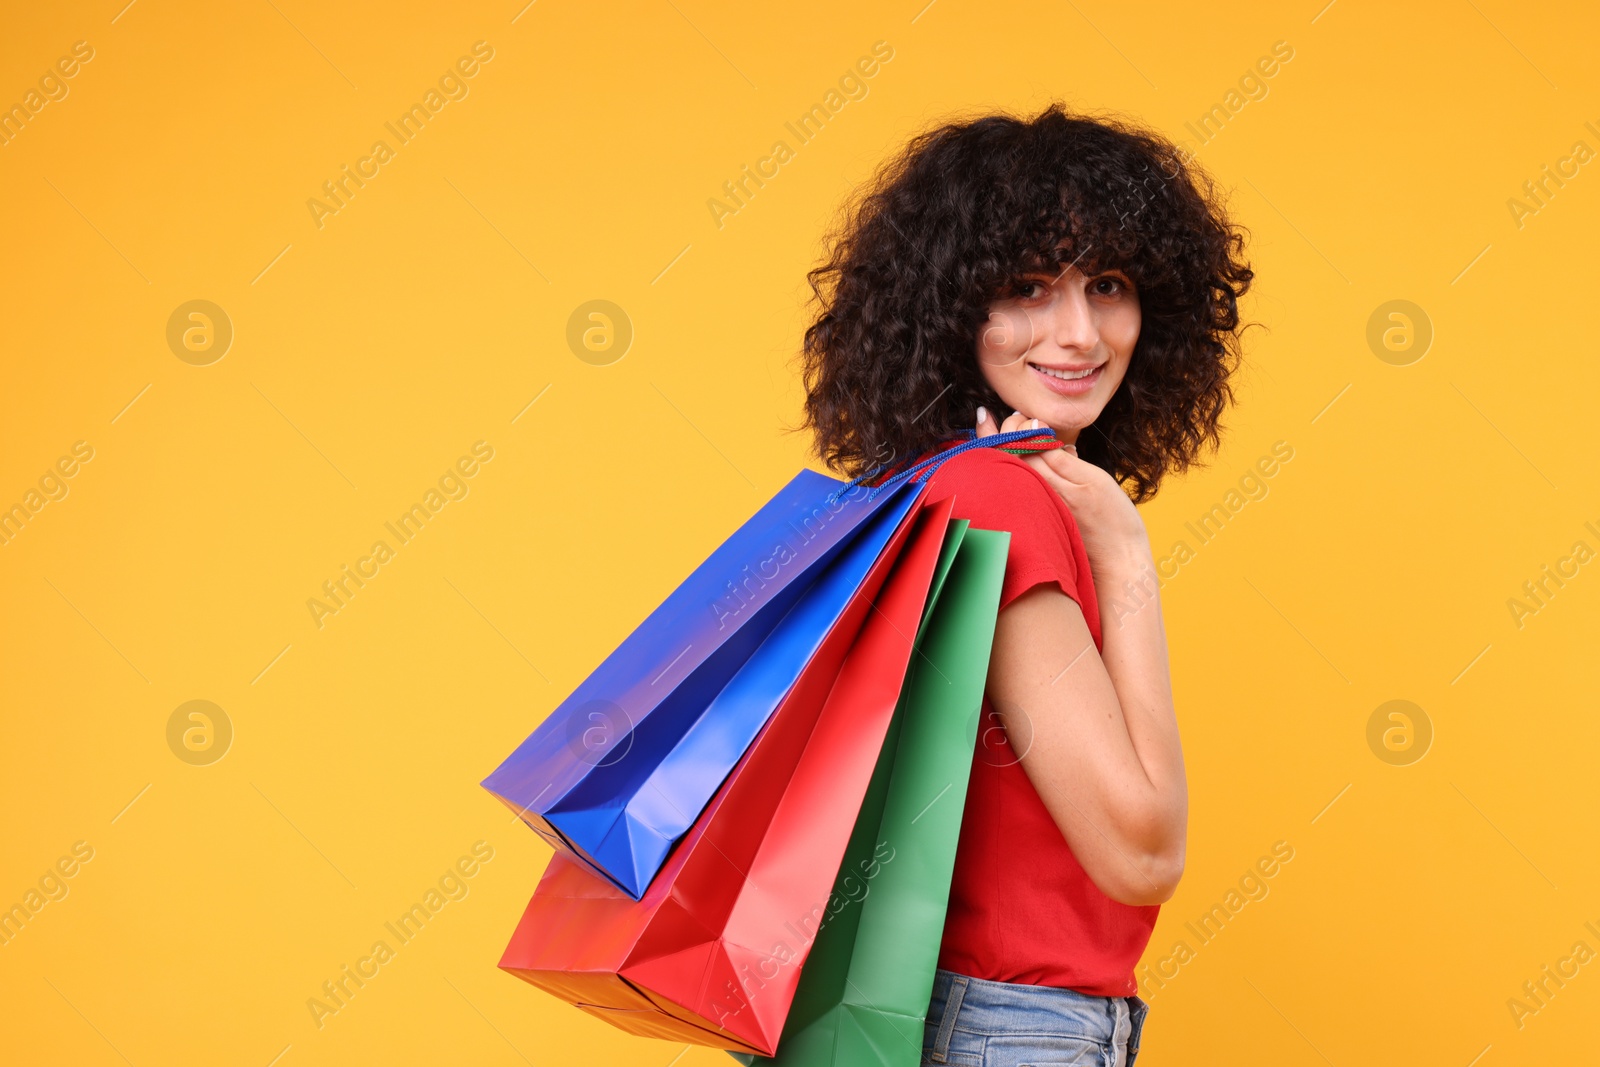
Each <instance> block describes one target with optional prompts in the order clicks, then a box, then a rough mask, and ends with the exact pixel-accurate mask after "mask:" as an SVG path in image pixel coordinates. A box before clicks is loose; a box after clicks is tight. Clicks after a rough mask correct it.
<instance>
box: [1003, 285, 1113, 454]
mask: <svg viewBox="0 0 1600 1067" xmlns="http://www.w3.org/2000/svg"><path fill="white" fill-rule="evenodd" d="M1140 321H1141V320H1140V314H1139V295H1138V293H1137V292H1135V291H1134V288H1133V283H1132V281H1131V280H1130V279H1129V278H1128V277H1127V275H1125V274H1123V273H1122V272H1121V271H1118V270H1108V271H1104V272H1102V273H1099V274H1094V275H1086V274H1084V273H1082V272H1081V271H1079V270H1078V269H1077V268H1076V267H1075V266H1069V267H1067V269H1066V270H1064V271H1063V272H1061V273H1060V274H1031V275H1028V276H1027V277H1026V278H1025V279H1024V280H1023V281H1022V282H1021V283H1019V285H1018V287H1017V289H1016V291H1015V294H1014V295H1009V296H1005V297H1002V298H1000V299H997V300H995V301H994V302H993V303H991V304H990V305H989V319H988V321H987V322H985V323H984V324H983V326H982V327H981V328H980V329H979V330H978V343H977V347H978V366H979V367H980V368H981V369H982V370H983V377H984V380H986V381H987V382H988V383H989V385H990V386H991V387H992V388H993V389H994V391H995V392H996V393H998V394H1000V399H1001V400H1003V401H1005V402H1006V403H1007V404H1009V405H1010V406H1011V407H1012V408H1013V409H1014V410H1016V411H1019V412H1021V413H1022V414H1023V415H1024V416H1025V417H1027V418H1030V419H1038V420H1039V423H1040V425H1043V426H1048V427H1050V428H1051V429H1052V430H1054V431H1055V432H1056V436H1058V437H1060V438H1061V439H1062V440H1063V441H1066V442H1069V443H1076V442H1077V439H1078V431H1080V430H1082V429H1083V428H1084V427H1085V426H1088V425H1089V424H1090V423H1092V422H1094V420H1095V419H1096V418H1098V417H1099V416H1100V412H1101V411H1102V410H1104V408H1105V406H1106V403H1107V402H1108V401H1109V400H1110V399H1111V395H1112V394H1113V393H1115V392H1116V391H1117V386H1119V385H1121V384H1122V378H1123V375H1125V374H1126V373H1127V371H1128V361H1129V360H1130V359H1131V358H1132V357H1133V347H1134V344H1135V343H1136V342H1137V341H1138V340H1139V324H1140ZM999 418H1000V415H998V414H997V415H995V419H996V421H998V420H999Z"/></svg>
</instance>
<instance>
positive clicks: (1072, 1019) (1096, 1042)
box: [922, 968, 1150, 1067]
mask: <svg viewBox="0 0 1600 1067" xmlns="http://www.w3.org/2000/svg"><path fill="white" fill-rule="evenodd" d="M1149 1010H1150V1006H1149V1005H1148V1004H1146V1003H1145V1002H1144V1001H1143V1000H1141V999H1140V998H1139V997H1136V996H1133V997H1096V996H1090V995H1088V994H1086V993H1077V992H1074V991H1073V990H1070V989H1057V988H1055V987H1053V986H1036V985H1021V984H1017V983H1012V982H989V981H985V980H984V979H981V978H969V977H968V976H966V975H964V974H956V973H955V972H954V971H947V970H944V969H943V968H941V969H940V970H939V971H938V972H937V974H936V975H935V977H934V980H933V999H932V1000H931V1001H930V1002H929V1004H928V1022H927V1025H926V1027H925V1028H924V1030H923V1036H922V1063H923V1067H928V1065H930V1064H949V1065H951V1067H1074V1065H1080V1064H1081V1065H1084V1067H1133V1062H1134V1060H1135V1059H1136V1058H1137V1057H1138V1055H1139V1035H1140V1033H1141V1032H1142V1031H1143V1029H1144V1017H1145V1013H1146V1012H1148V1011H1149Z"/></svg>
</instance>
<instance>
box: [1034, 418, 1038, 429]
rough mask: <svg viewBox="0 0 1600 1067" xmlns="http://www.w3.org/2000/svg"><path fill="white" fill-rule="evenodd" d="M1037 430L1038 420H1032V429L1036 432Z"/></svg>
mask: <svg viewBox="0 0 1600 1067" xmlns="http://www.w3.org/2000/svg"><path fill="white" fill-rule="evenodd" d="M1038 428H1039V420H1038V419H1034V420H1033V429H1035V430H1037V429H1038Z"/></svg>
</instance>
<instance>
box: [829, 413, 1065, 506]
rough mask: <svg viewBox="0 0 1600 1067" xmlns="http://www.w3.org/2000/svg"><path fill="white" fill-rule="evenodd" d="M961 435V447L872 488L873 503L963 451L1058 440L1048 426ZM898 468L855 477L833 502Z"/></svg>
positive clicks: (879, 468) (924, 476)
mask: <svg viewBox="0 0 1600 1067" xmlns="http://www.w3.org/2000/svg"><path fill="white" fill-rule="evenodd" d="M961 436H962V437H964V438H966V440H964V441H963V442H962V443H961V444H958V445H952V446H951V447H949V448H947V449H945V450H944V451H943V452H940V453H939V454H937V455H934V456H929V457H928V458H927V459H925V460H923V461H922V462H920V463H917V464H915V465H913V466H911V467H908V468H907V469H906V470H903V471H901V472H900V473H899V474H896V475H895V476H894V477H892V478H890V479H889V480H888V481H886V482H884V483H883V484H882V485H876V486H869V487H868V492H867V499H868V500H871V499H873V498H874V497H876V496H877V495H878V494H879V493H880V492H882V491H884V490H885V489H893V488H895V487H896V486H899V485H901V484H903V483H904V482H905V481H906V480H907V479H911V478H915V479H916V480H917V481H918V482H926V481H927V480H928V479H929V478H931V477H933V475H934V472H936V471H937V470H938V469H939V468H940V467H941V466H943V465H944V464H945V462H946V461H947V460H950V459H953V458H955V457H956V456H959V455H960V454H961V453H963V452H970V451H972V450H973V449H974V448H998V447H1001V446H1004V445H1012V444H1017V443H1018V442H1021V441H1034V440H1039V439H1041V438H1045V437H1054V436H1055V431H1054V430H1052V429H1050V428H1049V427H1047V426H1041V427H1039V428H1038V429H1028V430H1008V431H1006V432H1003V433H996V434H990V435H989V436H988V437H979V436H978V431H976V430H962V431H961ZM901 462H903V461H901ZM895 465H896V464H895V462H889V463H881V464H879V465H878V466H876V467H874V468H872V469H871V470H869V471H867V472H866V473H865V474H861V475H858V476H857V477H855V478H852V479H851V480H850V481H849V482H848V483H847V484H845V485H843V486H841V487H839V488H838V489H836V490H835V491H834V492H833V493H832V494H830V496H829V499H836V498H837V497H839V496H841V495H842V494H844V493H846V492H848V491H849V490H851V489H854V488H855V487H856V486H858V485H860V484H862V483H863V482H865V481H867V480H869V479H871V478H876V477H877V476H878V475H879V474H882V473H883V472H884V471H886V470H890V469H892V468H893V467H894V466H895Z"/></svg>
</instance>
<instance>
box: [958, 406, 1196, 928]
mask: <svg viewBox="0 0 1600 1067" xmlns="http://www.w3.org/2000/svg"><path fill="white" fill-rule="evenodd" d="M992 427H993V422H992V421H991V422H989V428H990V432H994V431H993V429H992ZM1007 428H1008V429H1020V428H1021V426H1016V427H1012V426H1010V425H1009V424H1008V426H1007ZM980 432H982V428H980ZM985 436H987V435H985ZM1036 466H1037V465H1036ZM1058 468H1060V469H1064V470H1065V471H1066V472H1067V473H1066V476H1065V477H1063V476H1062V474H1061V473H1060V471H1059V470H1058ZM1080 468H1087V469H1086V470H1083V469H1080ZM1091 471H1092V472H1093V473H1090V472H1091ZM1041 474H1044V475H1045V479H1046V481H1047V482H1049V483H1050V484H1051V485H1052V486H1053V487H1055V488H1056V489H1057V491H1058V492H1059V493H1060V494H1061V495H1062V496H1063V497H1064V498H1066V499H1067V502H1068V505H1069V507H1070V508H1071V509H1072V511H1073V515H1074V518H1077V519H1079V527H1080V530H1081V531H1082V532H1083V535H1084V542H1085V547H1086V548H1089V549H1090V553H1089V555H1090V566H1091V568H1092V569H1093V573H1094V579H1095V585H1096V588H1097V590H1102V591H1103V595H1102V596H1100V597H1099V598H1098V599H1099V604H1100V619H1101V643H1102V646H1103V649H1104V654H1103V656H1102V654H1101V652H1100V651H1097V650H1096V648H1095V646H1094V641H1093V639H1092V638H1091V636H1090V634H1089V628H1088V625H1087V624H1086V623H1085V621H1084V618H1083V612H1082V610H1081V609H1080V608H1079V607H1078V605H1077V603H1076V602H1075V601H1073V600H1071V599H1070V598H1068V597H1067V596H1066V595H1065V594H1063V593H1062V592H1061V591H1060V590H1059V589H1058V588H1056V587H1054V586H1049V585H1046V586H1040V587H1036V588H1034V589H1032V590H1030V591H1029V592H1027V593H1025V594H1023V595H1022V596H1021V597H1018V598H1017V600H1015V601H1014V602H1013V603H1011V604H1010V605H1008V606H1007V607H1006V609H1005V610H1004V611H1002V612H1001V613H1000V616H999V620H998V622H997V623H996V627H995V642H994V653H993V655H992V657H991V660H990V667H989V680H988V693H989V699H990V702H991V704H993V706H994V708H995V710H996V712H997V713H998V714H999V715H1000V718H1001V723H1002V725H1004V727H1005V729H1006V734H1007V736H1008V737H1009V738H1010V739H1011V743H1012V746H1013V748H1014V749H1015V750H1016V751H1017V753H1018V755H1019V756H1020V758H1021V762H1022V767H1023V769H1024V771H1026V772H1027V775H1028V778H1029V780H1030V781H1032V783H1033V786H1034V788H1035V789H1036V790H1037V791H1038V793H1039V797H1040V799H1041V800H1042V801H1043V802H1044V805H1045V808H1046V809H1047V810H1048V811H1049V812H1050V815H1051V818H1052V819H1053V820H1054V821H1055V824H1056V826H1057V827H1059V828H1060V830H1061V833H1062V836H1063V837H1065V838H1066V840H1067V844H1068V845H1069V846H1070V847H1071V848H1072V852H1073V855H1074V856H1076V857H1077V859H1078V862H1079V863H1081V864H1082V865H1083V869H1084V871H1085V872H1086V873H1087V874H1088V875H1089V877H1090V879H1091V880H1092V881H1093V882H1094V883H1095V885H1096V886H1098V887H1099V888H1100V890H1101V891H1102V892H1103V893H1105V894H1106V895H1107V896H1108V897H1110V898H1111V899H1113V900H1116V901H1120V902H1121V903H1124V904H1135V905H1138V904H1159V903H1162V902H1163V901H1166V900H1168V899H1170V898H1171V897H1172V894H1173V893H1174V892H1175V891H1176V889H1177V885H1178V880H1179V879H1180V878H1181V877H1182V875H1183V865H1184V849H1185V837H1186V833H1187V824H1188V813H1189V800H1188V784H1187V781H1186V779H1185V775H1184V768H1183V750H1182V746H1181V744H1180V741H1179V737H1178V722H1177V715H1176V712H1175V711H1174V708H1173V702H1172V682H1171V676H1170V671H1169V669H1168V666H1167V641H1166V632H1165V627H1164V625H1163V623H1162V618H1161V602H1160V597H1159V594H1158V592H1157V588H1156V582H1155V561H1154V558H1153V555H1152V553H1151V551H1150V545H1149V540H1148V538H1147V537H1146V536H1145V534H1144V526H1143V522H1142V520H1139V518H1138V514H1137V512H1136V511H1135V510H1134V508H1133V504H1132V502H1131V501H1129V500H1128V498H1127V495H1126V494H1125V493H1123V491H1122V489H1121V488H1120V487H1119V486H1117V485H1116V483H1115V481H1114V480H1112V479H1111V477H1110V475H1108V474H1106V473H1105V472H1104V471H1102V470H1100V469H1099V468H1098V467H1093V466H1092V465H1090V464H1086V463H1083V462H1082V461H1080V460H1078V459H1077V458H1076V457H1075V456H1074V457H1072V458H1071V459H1070V461H1067V460H1066V458H1065V457H1060V458H1057V459H1056V462H1055V464H1054V465H1053V466H1051V467H1049V468H1047V469H1045V470H1041ZM1095 475H1099V476H1101V477H1102V478H1103V479H1104V482H1105V483H1109V487H1110V491H1111V492H1114V493H1115V494H1116V498H1120V505H1119V504H1118V501H1117V499H1116V498H1112V497H1110V496H1108V495H1107V492H1106V489H1107V486H1106V485H1105V484H1099V483H1098V481H1097V479H1096V478H1095ZM1058 483H1059V484H1058ZM1124 507H1125V508H1126V511H1123V510H1122V508H1124ZM1129 513H1131V514H1132V519H1133V524H1136V526H1135V525H1133V524H1129V522H1128V514H1129ZM1085 520H1087V522H1090V523H1098V529H1096V530H1095V531H1094V534H1095V536H1094V537H1093V539H1092V540H1091V536H1090V531H1089V530H1088V529H1085V526H1086V521H1085ZM1130 582H1131V583H1132V587H1133V588H1134V589H1135V590H1137V591H1138V596H1139V598H1140V600H1141V601H1142V603H1135V602H1133V600H1132V598H1131V597H1129V598H1126V599H1125V596H1124V590H1125V589H1126V588H1127V586H1126V585H1125V584H1124V583H1130ZM1118 601H1124V603H1123V607H1122V609H1121V610H1118V609H1117V607H1116V606H1115V605H1116V604H1117V602H1118ZM1130 604H1131V605H1132V610H1129V607H1130Z"/></svg>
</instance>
